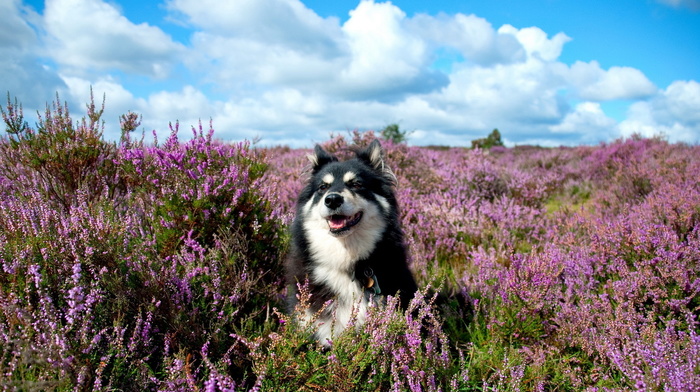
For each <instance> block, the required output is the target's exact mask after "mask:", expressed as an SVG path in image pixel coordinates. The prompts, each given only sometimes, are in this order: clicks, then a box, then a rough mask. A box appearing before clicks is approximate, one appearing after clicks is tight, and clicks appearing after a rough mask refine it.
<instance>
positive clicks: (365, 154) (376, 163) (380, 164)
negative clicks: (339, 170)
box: [357, 139, 384, 172]
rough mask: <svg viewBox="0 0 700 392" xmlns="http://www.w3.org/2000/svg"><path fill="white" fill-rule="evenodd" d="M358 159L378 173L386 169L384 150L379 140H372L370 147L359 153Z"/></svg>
mask: <svg viewBox="0 0 700 392" xmlns="http://www.w3.org/2000/svg"><path fill="white" fill-rule="evenodd" d="M357 158H359V159H360V160H361V161H364V162H365V163H366V164H368V165H370V166H371V167H373V168H374V169H375V170H377V171H380V172H381V171H382V170H383V169H384V150H383V149H382V145H381V144H379V140H377V139H374V140H372V143H370V144H369V146H367V147H366V148H364V149H362V150H360V151H358V152H357Z"/></svg>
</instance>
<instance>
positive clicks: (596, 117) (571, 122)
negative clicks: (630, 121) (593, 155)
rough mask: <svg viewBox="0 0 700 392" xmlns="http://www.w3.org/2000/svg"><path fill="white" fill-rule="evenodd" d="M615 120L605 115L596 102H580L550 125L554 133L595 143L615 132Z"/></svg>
mask: <svg viewBox="0 0 700 392" xmlns="http://www.w3.org/2000/svg"><path fill="white" fill-rule="evenodd" d="M616 125H617V122H616V121H615V120H613V119H612V118H610V117H608V116H607V115H605V113H604V112H603V109H602V108H601V107H600V104H599V103H598V102H582V103H580V104H578V105H576V108H575V109H574V111H572V112H569V113H568V114H567V115H566V116H565V117H564V119H563V120H562V121H561V122H560V123H559V124H557V125H553V126H551V127H550V130H551V131H552V132H554V133H561V134H568V135H577V136H578V137H579V140H581V141H584V142H587V143H596V142H599V141H603V140H607V139H609V138H610V136H611V134H613V133H615V126H616Z"/></svg>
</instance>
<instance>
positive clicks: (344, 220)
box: [328, 211, 362, 234]
mask: <svg viewBox="0 0 700 392" xmlns="http://www.w3.org/2000/svg"><path fill="white" fill-rule="evenodd" d="M360 219H362V211H360V212H358V213H357V214H355V215H353V216H347V215H331V216H329V217H328V227H330V229H331V233H333V234H338V233H342V232H344V231H346V230H349V229H350V228H352V227H353V226H355V225H356V224H358V223H360Z"/></svg>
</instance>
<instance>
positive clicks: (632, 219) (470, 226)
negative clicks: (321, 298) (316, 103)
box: [0, 101, 700, 391]
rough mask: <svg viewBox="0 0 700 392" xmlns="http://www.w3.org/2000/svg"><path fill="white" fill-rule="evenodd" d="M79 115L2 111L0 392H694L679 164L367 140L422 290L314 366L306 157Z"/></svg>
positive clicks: (685, 154)
mask: <svg viewBox="0 0 700 392" xmlns="http://www.w3.org/2000/svg"><path fill="white" fill-rule="evenodd" d="M100 116H101V108H100V107H99V105H94V104H93V103H91V104H88V115H87V116H86V117H85V118H84V119H82V120H81V121H72V120H71V119H70V116H69V113H68V108H67V107H66V106H65V105H63V104H61V103H60V101H57V102H55V103H53V104H52V105H50V106H49V107H48V108H47V110H46V112H45V113H41V114H40V115H39V117H38V119H37V118H36V117H35V116H31V118H29V117H30V116H27V117H26V118H25V117H24V116H23V113H22V112H21V108H20V106H19V105H18V104H17V103H13V102H8V104H7V105H6V106H4V107H3V119H4V121H5V125H4V127H5V132H4V133H2V136H1V139H0V266H1V267H0V268H1V270H0V386H1V387H2V389H3V390H8V391H15V390H16V391H31V390H58V391H72V390H76V391H91V390H99V391H102V390H105V391H137V390H138V391H143V390H149V391H150V390H153V391H156V390H157V391H219V390H221V391H249V390H253V391H258V390H260V391H583V390H588V391H606V390H611V391H612V390H614V391H619V390H623V391H624V390H644V391H698V390H700V320H699V317H700V147H699V146H694V145H685V144H670V143H668V142H666V141H665V140H664V139H663V138H654V139H645V138H640V137H632V138H629V139H625V140H617V141H614V142H610V143H606V144H601V145H597V146H580V147H572V148H564V147H561V148H546V149H545V148H538V147H524V146H522V147H515V148H504V147H493V148H491V149H463V148H420V147H409V146H407V145H406V144H394V143H391V142H390V141H383V145H384V147H385V149H386V151H387V162H388V163H389V164H390V166H392V168H393V169H394V172H395V173H396V175H397V177H398V183H399V187H398V188H397V192H398V195H399V202H400V205H401V208H402V210H401V217H402V221H403V227H404V232H405V234H406V242H407V245H408V247H409V249H410V253H411V259H412V264H411V266H412V270H413V271H414V273H415V275H416V278H417V280H418V282H419V286H420V287H421V291H422V293H421V294H420V295H418V296H417V297H416V299H414V300H413V302H412V303H411V306H410V309H409V311H408V312H406V313H404V312H402V311H401V310H399V309H398V307H397V304H396V301H395V300H393V299H389V301H388V304H387V306H386V307H384V308H377V307H375V308H372V310H371V314H370V315H369V317H368V321H367V323H366V325H364V326H362V327H358V328H356V329H355V330H350V331H348V332H346V333H345V334H343V335H341V336H340V337H339V338H338V339H337V340H336V341H334V342H333V344H332V347H331V348H330V349H328V350H323V349H321V348H319V347H317V346H316V344H315V343H313V342H312V341H311V340H310V339H309V337H310V332H309V331H307V330H304V328H302V327H300V326H299V325H297V324H296V323H295V322H294V320H293V319H292V318H291V317H290V316H289V315H287V314H285V313H284V312H283V309H284V305H283V303H284V295H285V291H284V290H285V287H284V286H285V285H284V282H283V280H282V270H281V259H282V258H283V257H284V254H285V252H286V248H287V244H288V242H289V238H288V232H287V225H288V224H289V223H290V221H291V218H292V212H293V208H294V199H295V197H296V194H297V192H298V191H299V190H300V189H301V186H302V182H303V180H304V178H305V177H304V167H305V166H306V165H307V161H306V159H305V154H307V153H308V152H309V151H310V150H301V149H289V148H285V147H277V148H258V147H256V146H255V145H252V144H251V143H249V142H240V143H225V142H221V141H219V140H217V138H216V133H215V132H214V131H213V130H212V129H210V128H211V127H209V126H206V125H205V126H204V127H202V126H200V127H198V128H195V129H192V130H190V129H182V130H178V126H177V124H174V125H173V126H172V127H171V128H172V129H171V130H172V133H171V136H170V137H169V138H167V139H166V140H156V139H155V137H154V136H152V135H150V134H146V135H145V136H144V135H142V134H141V131H140V130H139V118H138V116H137V115H135V114H133V113H128V114H126V115H124V116H123V117H122V138H121V140H120V141H118V142H112V141H106V140H104V138H103V137H102V132H103V129H102V125H101V124H102V123H101V120H100ZM373 137H374V135H373V134H372V133H357V132H356V133H352V134H349V135H341V136H334V137H329V139H328V140H327V141H325V142H324V146H325V147H326V148H327V149H328V150H330V151H337V152H338V153H339V154H342V153H343V152H344V151H346V147H347V146H348V145H351V144H365V143H368V141H369V140H371V139H372V138H373ZM311 147H312V145H311V143H310V145H309V148H311ZM302 296H303V295H302ZM307 299H308V298H301V300H302V303H303V302H304V300H307Z"/></svg>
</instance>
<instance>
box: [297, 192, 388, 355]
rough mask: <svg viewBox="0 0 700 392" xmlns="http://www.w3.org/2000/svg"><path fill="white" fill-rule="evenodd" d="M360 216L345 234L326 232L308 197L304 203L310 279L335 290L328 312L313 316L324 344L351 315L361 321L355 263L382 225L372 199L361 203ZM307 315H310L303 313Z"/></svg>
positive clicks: (362, 310) (363, 308)
mask: <svg viewBox="0 0 700 392" xmlns="http://www.w3.org/2000/svg"><path fill="white" fill-rule="evenodd" d="M382 204H383V203H382ZM358 207H360V208H362V210H363V211H364V215H363V220H362V222H361V223H360V224H359V225H358V226H359V227H357V229H356V230H354V231H353V232H352V233H351V234H349V235H347V236H336V235H333V234H332V233H330V232H329V230H328V222H327V221H326V220H325V219H323V217H322V214H321V213H320V212H319V211H316V210H317V208H319V207H315V206H314V205H313V203H312V201H309V202H308V203H307V204H306V205H305V206H304V212H305V213H306V214H307V219H306V220H305V221H304V231H305V234H306V238H307V239H308V242H309V253H310V256H311V260H312V262H313V268H312V269H311V276H310V278H311V280H312V281H314V282H316V283H319V284H323V285H324V286H326V287H328V288H330V289H331V290H332V291H333V293H334V294H335V298H334V300H333V302H332V303H331V304H330V305H329V306H330V307H329V309H328V310H330V312H328V313H324V314H328V316H325V317H324V316H321V317H320V318H319V319H317V320H316V327H317V328H316V338H317V339H318V341H319V342H320V343H321V344H324V345H328V344H329V343H328V341H329V339H332V338H333V337H335V336H337V335H338V334H339V333H340V332H342V331H343V330H344V329H345V328H346V327H347V325H348V323H349V322H350V321H351V320H352V319H353V318H354V319H355V321H356V325H361V324H362V323H364V319H365V316H366V312H367V308H368V306H369V304H368V301H367V299H366V298H365V296H364V290H363V288H362V286H361V285H360V283H359V282H358V281H357V280H356V279H355V266H356V264H357V262H358V261H359V260H362V259H364V258H367V257H368V256H369V255H370V254H371V253H372V251H373V250H374V249H375V247H376V245H377V242H378V241H379V240H380V239H381V236H382V234H383V232H384V230H385V228H386V221H385V220H384V219H383V218H382V216H381V215H382V213H381V211H380V209H379V208H378V207H377V206H376V205H375V204H373V203H362V205H361V206H358ZM307 317H311V315H309V314H307Z"/></svg>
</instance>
